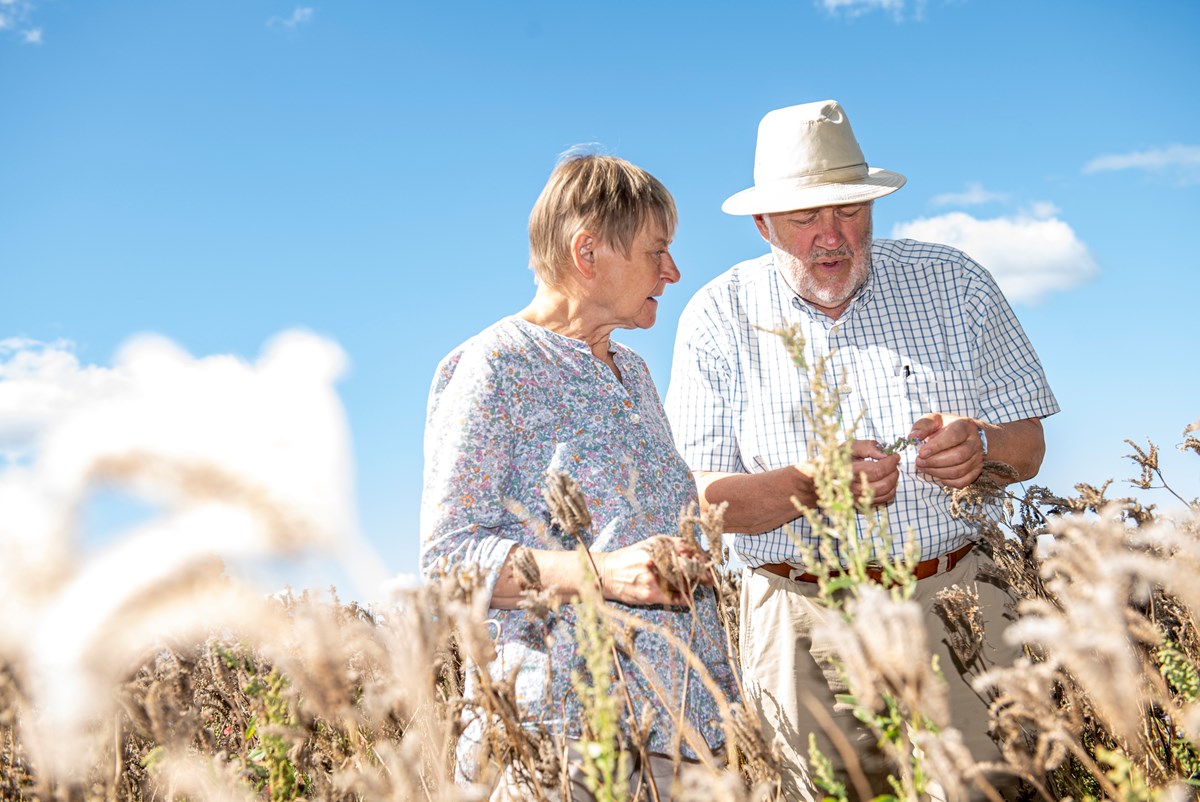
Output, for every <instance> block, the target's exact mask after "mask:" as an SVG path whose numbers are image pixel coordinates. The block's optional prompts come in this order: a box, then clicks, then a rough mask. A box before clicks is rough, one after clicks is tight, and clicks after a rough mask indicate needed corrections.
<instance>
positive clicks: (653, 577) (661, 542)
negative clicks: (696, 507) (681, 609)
mask: <svg viewBox="0 0 1200 802" xmlns="http://www.w3.org/2000/svg"><path fill="white" fill-rule="evenodd" d="M592 557H593V559H594V560H595V562H596V568H597V570H598V571H599V572H600V589H601V591H602V592H603V593H604V598H606V599H609V600H612V601H619V602H623V603H625V604H635V605H652V604H679V605H682V604H686V603H687V601H688V595H689V593H688V589H689V586H691V585H692V584H693V583H695V582H699V583H700V584H702V585H711V584H712V576H711V574H710V573H709V571H708V562H709V561H710V559H711V558H710V556H709V554H708V553H707V552H706V551H704V550H703V549H699V548H696V547H695V546H694V545H693V544H691V543H689V542H688V541H686V540H684V539H683V538H680V537H667V536H666V535H656V536H654V537H651V538H647V539H646V540H643V541H641V542H639V543H634V544H633V545H631V546H625V547H624V548H620V549H617V550H616V551H594V552H592Z"/></svg>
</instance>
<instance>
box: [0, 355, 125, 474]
mask: <svg viewBox="0 0 1200 802" xmlns="http://www.w3.org/2000/svg"><path fill="white" fill-rule="evenodd" d="M125 382H126V379H125V377H124V376H122V374H121V373H120V372H119V371H117V370H112V369H108V368H100V367H95V366H84V365H80V364H79V360H78V358H76V356H75V353H74V349H73V347H72V345H71V344H70V343H68V342H63V341H59V342H53V343H42V342H37V341H34V340H28V339H21V338H9V339H6V340H0V466H2V465H3V462H4V461H5V460H7V461H10V462H11V461H16V460H17V459H20V458H21V457H23V456H26V455H28V454H30V453H31V452H32V451H33V450H34V449H35V448H36V446H37V443H38V441H39V438H40V436H41V434H42V433H43V432H45V431H48V430H49V429H50V428H52V427H53V425H54V424H55V422H56V421H58V420H60V419H62V418H64V417H66V416H68V415H70V414H71V410H72V409H75V408H77V407H80V406H84V405H87V404H89V403H93V402H95V401H97V400H100V399H103V398H107V397H109V396H110V395H111V394H113V393H115V392H118V391H119V390H120V389H121V388H122V387H123V386H124V384H125Z"/></svg>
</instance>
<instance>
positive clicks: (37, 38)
mask: <svg viewBox="0 0 1200 802" xmlns="http://www.w3.org/2000/svg"><path fill="white" fill-rule="evenodd" d="M21 37H22V38H23V39H24V40H25V44H27V45H40V44H41V43H42V29H41V28H30V29H29V30H27V31H25V32H24V33H23V34H21Z"/></svg>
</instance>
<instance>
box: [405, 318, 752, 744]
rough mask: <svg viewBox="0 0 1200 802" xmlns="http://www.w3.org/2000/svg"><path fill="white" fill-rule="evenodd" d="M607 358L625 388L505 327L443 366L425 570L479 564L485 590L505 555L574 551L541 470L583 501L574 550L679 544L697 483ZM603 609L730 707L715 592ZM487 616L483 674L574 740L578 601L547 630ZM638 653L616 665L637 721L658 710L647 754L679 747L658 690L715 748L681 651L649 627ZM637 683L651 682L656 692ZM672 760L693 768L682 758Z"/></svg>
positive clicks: (436, 388)
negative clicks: (588, 523) (508, 686)
mask: <svg viewBox="0 0 1200 802" xmlns="http://www.w3.org/2000/svg"><path fill="white" fill-rule="evenodd" d="M612 347H613V349H614V358H615V360H616V363H617V366H618V368H619V369H620V372H621V377H622V378H621V380H618V379H617V377H616V376H615V375H613V372H612V371H611V370H610V369H609V368H608V366H607V365H605V364H604V363H603V362H602V361H601V360H599V359H597V358H596V357H595V356H594V355H593V354H592V352H591V350H590V348H589V347H588V346H587V344H585V343H583V342H582V341H579V340H574V339H571V338H569V337H565V336H563V335H560V334H556V333H554V332H552V331H549V330H548V329H545V328H542V327H540V326H537V325H535V324H533V323H530V322H528V321H525V320H523V319H521V318H518V317H508V318H505V319H503V320H501V321H499V322H498V323H495V324H493V325H492V326H490V327H489V328H487V329H486V330H484V331H483V332H481V333H480V334H478V335H476V336H475V337H473V338H471V339H470V340H468V341H467V342H466V343H464V344H463V345H461V346H460V347H459V348H457V349H455V350H454V351H453V352H452V353H451V354H450V355H449V356H447V357H446V358H445V359H444V360H443V361H442V363H441V365H439V366H438V370H437V374H436V375H435V377H434V381H433V387H432V389H431V391H430V396H429V410H428V418H427V420H426V425H425V487H424V493H423V498H422V503H421V566H422V570H423V571H425V572H426V573H429V572H431V571H432V570H434V569H435V568H436V567H437V566H438V565H439V563H441V562H442V561H443V560H444V561H445V562H446V563H447V564H449V565H451V566H461V565H467V564H474V565H476V566H477V567H479V569H480V570H481V573H483V574H484V575H485V576H486V583H485V588H484V592H486V593H489V594H490V593H491V592H492V590H493V588H494V587H495V584H496V580H497V577H498V575H499V569H500V566H501V565H502V564H503V563H504V560H505V558H506V557H507V556H508V553H509V551H510V550H511V549H512V548H513V546H515V545H517V544H520V545H524V546H528V547H530V548H537V549H564V550H575V549H576V548H577V546H578V544H577V542H576V541H575V540H574V538H573V537H571V535H570V534H568V533H566V532H563V531H561V530H560V529H559V528H557V527H553V526H552V525H551V523H550V512H549V508H548V506H547V504H546V502H545V501H544V500H543V498H542V494H541V491H542V488H543V487H544V486H545V482H546V475H547V473H548V472H555V473H561V472H565V473H567V474H568V475H570V476H571V478H573V479H574V480H575V481H576V482H577V483H578V484H579V487H580V489H581V490H582V491H583V494H584V496H585V498H586V499H587V502H588V508H589V510H590V512H591V514H592V529H591V531H590V532H587V533H585V534H584V539H585V542H586V543H587V545H588V548H589V549H591V550H592V551H612V550H615V549H618V548H621V547H622V546H628V545H631V544H633V543H637V542H638V541H641V540H644V539H646V538H648V537H651V536H653V535H659V534H666V535H674V534H676V533H677V531H678V518H679V514H680V512H681V510H683V509H684V508H686V507H687V506H688V505H690V504H693V503H695V502H696V501H697V496H696V486H695V484H694V482H693V480H692V476H691V474H690V472H689V470H688V467H687V465H686V464H684V462H683V460H682V458H681V457H680V456H679V454H678V452H677V451H676V450H675V445H674V442H673V441H672V438H671V431H670V428H669V425H668V423H667V419H666V415H665V414H664V412H663V409H662V404H661V402H660V401H659V397H658V392H657V391H656V389H655V387H654V382H653V380H652V379H651V377H650V373H649V371H648V370H647V369H646V364H645V363H644V362H643V361H642V359H641V357H639V356H638V355H637V354H635V353H634V352H633V351H631V350H630V349H629V348H627V347H625V346H622V345H619V344H617V343H613V345H612ZM610 604H613V605H615V606H617V607H618V608H620V609H622V610H624V611H626V612H628V613H631V614H633V615H636V616H638V617H640V618H642V619H644V620H646V621H648V622H651V623H653V624H655V625H658V626H660V627H663V628H665V629H666V630H668V631H670V632H671V633H673V634H674V635H675V636H676V637H678V638H679V639H680V640H681V641H682V642H684V643H691V644H692V650H693V651H694V652H695V654H696V655H697V656H698V657H699V658H700V660H701V661H702V662H703V664H704V665H705V666H706V667H707V668H708V671H709V673H710V674H711V676H712V677H713V679H714V680H715V681H716V683H717V685H718V687H720V688H721V690H722V691H723V692H724V693H725V695H726V696H727V697H728V698H729V699H730V700H731V701H736V699H737V698H738V697H737V686H736V681H735V677H734V673H733V668H732V667H731V666H730V664H729V661H728V659H727V658H726V656H725V655H726V650H725V646H724V644H725V636H724V633H723V631H722V629H721V626H720V624H719V622H718V620H717V611H716V600H715V598H714V595H713V592H712V590H711V589H709V588H701V589H700V590H699V591H698V592H697V594H696V610H697V613H696V615H695V616H694V617H693V614H692V612H691V611H690V610H688V609H686V608H681V607H668V606H654V607H638V606H627V605H622V604H619V603H617V602H610ZM489 615H490V617H491V619H492V621H493V622H494V624H495V630H496V632H497V635H496V650H497V655H498V657H497V659H496V660H495V661H494V662H493V663H492V665H491V666H490V671H491V672H492V674H493V676H495V677H497V678H500V677H503V676H507V675H508V674H509V673H510V672H511V671H512V670H513V669H514V668H515V667H517V666H519V667H520V668H519V672H518V675H517V696H518V701H519V702H520V703H521V704H522V706H523V709H524V711H525V713H526V715H527V716H529V717H530V718H531V719H536V720H539V721H542V722H544V723H546V724H547V725H549V727H550V728H551V730H552V731H554V732H561V733H565V734H566V735H567V736H568V737H572V738H578V737H580V736H581V732H580V728H579V720H580V706H579V700H578V699H577V698H576V695H575V693H574V692H573V690H572V688H571V674H572V672H573V671H574V672H579V673H580V674H581V675H582V676H587V673H586V669H585V665H584V662H583V659H582V658H581V657H580V656H578V655H577V654H576V653H575V637H574V636H575V609H574V607H573V605H569V604H567V605H563V606H562V608H561V609H560V612H559V614H558V615H557V616H554V617H552V618H551V623H550V625H549V628H547V625H546V624H544V623H543V622H542V621H540V620H538V619H535V618H533V617H532V616H528V615H527V614H526V612H525V611H523V610H492V611H491V612H490V613H489ZM547 629H549V632H548V631H547ZM548 635H552V637H548ZM634 646H635V650H636V651H637V653H638V654H639V655H640V659H639V660H637V661H636V662H635V661H633V660H630V659H629V658H628V657H626V656H625V655H624V654H622V655H621V662H622V668H623V671H624V675H625V679H626V682H627V684H628V687H629V691H630V694H631V695H632V697H633V700H634V703H635V705H636V706H637V708H638V710H639V713H640V711H641V709H642V707H643V706H644V705H646V704H649V705H651V706H652V708H653V710H654V712H655V716H656V720H655V722H654V724H653V726H652V727H651V728H650V743H649V749H650V751H652V752H660V753H664V754H671V753H672V752H675V751H677V750H678V749H679V747H678V746H677V745H676V733H675V727H674V725H673V723H672V719H671V717H670V715H668V713H667V708H666V707H664V700H663V699H662V698H660V695H659V693H658V692H656V691H655V690H654V688H655V686H657V687H658V688H659V690H660V691H662V690H663V689H665V694H664V695H665V696H667V697H668V698H667V700H666V702H665V704H666V705H668V706H669V707H670V708H671V709H674V710H676V711H677V710H678V709H679V708H680V706H681V705H680V701H681V699H682V700H685V701H686V707H685V715H686V718H687V720H688V721H689V723H690V725H691V726H692V727H694V728H695V730H696V731H697V732H699V733H700V734H701V735H702V736H703V737H704V739H705V741H706V742H707V743H708V744H709V746H710V747H712V748H716V747H718V746H720V745H721V744H722V742H723V740H724V737H723V734H722V730H721V727H720V719H719V715H718V709H717V704H716V702H715V701H714V699H713V698H712V696H711V695H710V694H709V693H708V691H707V690H705V688H704V687H703V686H702V685H701V683H700V682H699V681H698V680H697V679H696V676H695V671H694V670H689V668H688V666H687V664H686V663H685V662H684V660H683V659H682V657H681V656H680V654H679V653H678V651H677V650H676V649H674V648H672V647H670V646H669V645H668V644H667V643H666V641H665V640H664V639H663V638H661V637H660V636H657V635H654V634H651V633H649V632H644V631H643V632H639V634H638V635H637V636H636V638H635V641H634ZM647 671H653V673H654V674H655V675H656V676H655V677H654V678H653V681H652V680H651V678H649V677H647V676H646V672H647ZM682 751H683V754H684V755H686V756H689V757H694V756H695V755H694V754H693V753H692V752H691V750H689V749H687V748H686V747H685V748H684V749H683V750H682ZM460 753H461V750H460Z"/></svg>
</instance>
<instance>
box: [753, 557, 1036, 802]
mask: <svg viewBox="0 0 1200 802" xmlns="http://www.w3.org/2000/svg"><path fill="white" fill-rule="evenodd" d="M988 560H989V558H988V557H986V556H984V555H981V554H980V553H979V550H978V549H975V550H973V551H972V552H971V553H970V554H968V555H967V556H966V557H965V558H963V560H962V561H961V562H960V563H959V564H958V565H956V566H955V567H954V569H953V570H951V571H948V572H946V573H942V574H938V575H936V576H932V577H929V578H927V579H922V580H920V581H919V582H918V583H917V591H916V594H915V595H914V601H916V602H917V603H918V604H919V605H920V606H921V608H922V610H924V612H925V626H926V630H927V632H928V636H929V646H930V651H931V652H932V653H933V654H935V655H937V656H938V665H939V667H940V668H941V671H942V673H943V675H944V676H945V678H946V682H947V685H948V690H949V698H950V711H951V713H950V715H951V723H952V724H953V726H954V727H956V728H957V729H959V730H960V731H961V732H962V736H963V743H964V745H965V746H966V747H967V748H968V749H969V750H970V751H971V754H972V756H974V758H975V760H976V762H982V761H996V760H999V759H1000V751H999V748H998V747H997V746H996V744H995V742H993V741H992V739H991V737H989V736H988V734H987V724H988V714H987V701H986V700H985V699H983V698H981V697H980V695H979V694H978V693H977V692H976V691H975V690H974V689H973V688H972V687H971V685H970V683H971V681H972V680H973V679H974V677H975V676H977V675H978V674H979V673H981V672H982V671H984V670H987V669H988V668H991V667H993V666H995V665H1011V664H1012V662H1013V661H1014V660H1015V659H1016V658H1017V657H1018V656H1019V655H1020V648H1019V647H1014V646H1009V645H1008V644H1006V643H1005V642H1004V639H1003V637H1002V635H1003V631H1004V630H1005V629H1006V628H1007V626H1008V624H1009V623H1010V622H1011V620H1012V613H1011V611H1009V610H1008V608H1007V605H1008V604H1009V603H1010V602H1011V601H1012V597H1011V595H1010V594H1009V592H1008V591H1007V590H1006V589H1002V588H1000V587H997V586H996V585H993V584H989V583H987V582H978V583H977V582H976V581H975V578H976V576H977V574H978V572H979V566H980V563H981V561H988ZM955 584H957V585H960V586H963V587H971V586H974V587H975V589H976V590H977V591H978V593H979V607H980V612H981V614H982V618H983V623H984V627H985V631H986V633H987V634H986V637H985V640H984V647H983V654H982V656H981V659H980V660H977V661H975V662H974V663H973V664H972V666H971V669H970V670H969V671H968V672H967V673H966V674H963V673H960V671H959V670H958V668H957V667H956V665H957V664H956V662H955V660H954V658H953V656H952V655H951V651H950V646H949V642H948V638H947V636H946V630H945V625H944V623H943V622H942V619H941V618H940V617H939V616H938V615H937V614H936V613H935V612H933V609H932V607H933V601H934V596H935V595H936V594H937V592H938V591H940V590H942V589H943V588H947V587H950V586H951V585H955ZM816 596H817V586H816V585H815V584H813V583H806V582H793V581H792V580H790V579H787V578H785V577H780V576H776V575H774V574H771V573H768V572H766V571H758V570H753V569H746V570H745V573H744V574H743V577H742V598H741V607H742V619H741V620H742V626H741V643H740V646H741V657H742V672H743V680H744V682H745V687H746V694H747V696H748V697H749V698H750V700H751V702H752V703H753V704H754V705H755V707H756V708H757V710H758V712H759V715H760V716H761V718H762V720H763V723H764V726H765V730H766V735H767V736H768V737H769V738H771V739H772V740H773V742H774V743H775V744H776V745H777V746H778V748H779V750H780V753H781V755H782V757H783V761H784V793H785V796H786V798H787V799H797V800H819V799H821V798H822V794H820V793H819V792H817V791H816V790H815V789H814V788H812V787H811V785H810V783H809V780H808V776H809V775H808V767H807V766H808V761H807V755H808V736H809V733H812V734H814V735H815V736H816V741H817V746H818V748H819V749H820V750H821V752H822V753H823V754H824V755H825V756H826V757H828V758H830V759H831V761H832V762H833V765H834V766H835V767H837V768H838V769H839V774H841V775H842V777H843V778H844V777H846V776H848V775H846V774H845V763H844V761H842V760H841V759H840V758H839V755H838V750H837V749H836V748H835V747H834V745H833V742H832V741H831V739H830V737H829V736H828V734H827V730H826V727H825V726H824V725H823V722H822V720H821V719H822V718H823V717H822V716H821V715H820V713H816V714H814V713H813V712H811V710H810V707H809V705H806V704H805V702H806V701H808V702H809V703H810V704H812V703H815V705H816V707H817V708H818V710H819V711H821V712H823V713H826V714H828V717H829V718H830V719H832V722H833V725H834V726H835V727H836V728H837V730H838V731H839V732H840V733H841V734H842V735H843V736H844V737H845V738H846V739H847V740H848V741H849V743H850V744H851V745H852V746H853V749H854V753H855V754H856V756H857V760H858V763H859V765H860V766H861V767H862V769H863V771H864V773H865V774H866V776H867V779H868V781H869V782H870V783H871V785H872V791H873V793H884V792H890V789H889V787H888V786H887V785H886V781H885V779H884V778H885V777H886V775H887V773H888V772H889V767H888V766H887V763H886V760H885V758H884V756H883V754H882V753H881V752H880V750H879V749H878V748H877V747H876V746H875V741H876V739H875V737H874V736H873V735H872V734H871V733H870V732H869V731H868V729H867V728H866V727H864V726H863V725H862V724H861V723H860V722H859V721H858V720H857V719H855V718H854V715H853V712H852V711H851V710H850V709H849V708H848V707H845V706H841V705H838V704H837V702H836V700H835V698H834V694H835V692H837V693H841V692H844V688H842V687H837V688H836V690H835V689H831V687H830V679H831V678H830V676H829V675H827V673H826V672H827V671H828V670H829V669H828V666H827V665H826V670H822V665H821V664H822V663H823V662H824V658H828V657H830V656H831V655H834V654H835V651H834V644H832V643H822V642H819V641H816V640H814V639H813V637H812V632H813V627H814V625H815V624H817V623H818V622H819V621H820V620H821V619H822V618H823V617H824V616H826V615H829V612H828V610H827V609H826V608H824V607H822V606H821V605H819V604H818V603H817V602H816V600H815V599H816ZM980 663H982V665H980ZM831 673H833V672H831ZM833 682H834V683H835V685H840V683H839V681H838V680H837V679H836V678H834V679H833ZM990 779H991V780H992V782H993V784H995V785H997V786H998V787H1001V788H1002V790H1006V789H1004V788H1003V787H1004V786H1012V785H1014V784H1015V783H1014V781H1013V780H1012V779H1011V778H1009V777H1006V776H1002V775H998V776H995V777H992V778H990ZM847 788H848V789H849V790H850V793H851V795H852V796H853V791H854V787H853V785H851V784H849V783H847ZM973 793H976V794H977V791H973ZM972 798H973V799H974V798H979V799H986V797H985V796H983V795H981V794H977V795H976V796H973V797H972Z"/></svg>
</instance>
